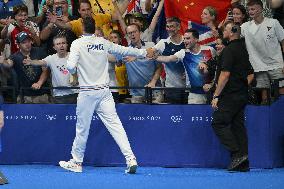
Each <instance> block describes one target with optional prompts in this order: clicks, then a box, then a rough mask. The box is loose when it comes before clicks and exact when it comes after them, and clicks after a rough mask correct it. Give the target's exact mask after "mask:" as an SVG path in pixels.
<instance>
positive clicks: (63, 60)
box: [23, 35, 77, 104]
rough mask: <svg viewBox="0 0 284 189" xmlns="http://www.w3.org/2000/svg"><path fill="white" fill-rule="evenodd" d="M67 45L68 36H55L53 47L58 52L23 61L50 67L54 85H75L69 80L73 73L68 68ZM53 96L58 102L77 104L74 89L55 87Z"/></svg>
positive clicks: (55, 101) (27, 63) (28, 63)
mask: <svg viewBox="0 0 284 189" xmlns="http://www.w3.org/2000/svg"><path fill="white" fill-rule="evenodd" d="M67 46H68V45H67V40H66V37H65V36H63V35H57V36H55V37H54V38H53V48H54V49H55V50H56V52H57V53H56V54H53V55H49V56H47V57H46V58H44V59H42V60H31V59H25V60H24V61H23V63H24V64H26V65H30V64H31V65H38V66H46V67H48V68H49V69H50V70H51V76H52V86H53V87H72V86H73V85H71V84H70V82H69V80H70V76H71V74H70V73H69V71H68V70H67V59H68V56H69V53H68V52H67ZM53 97H54V103H56V104H75V103H76V99H77V94H76V93H75V90H72V89H54V90H53Z"/></svg>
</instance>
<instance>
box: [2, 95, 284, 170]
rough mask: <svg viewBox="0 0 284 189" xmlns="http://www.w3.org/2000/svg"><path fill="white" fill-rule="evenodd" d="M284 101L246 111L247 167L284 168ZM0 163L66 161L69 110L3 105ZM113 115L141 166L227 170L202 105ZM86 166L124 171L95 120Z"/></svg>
mask: <svg viewBox="0 0 284 189" xmlns="http://www.w3.org/2000/svg"><path fill="white" fill-rule="evenodd" d="M283 105H284V98H282V99H280V100H279V101H277V102H276V103H274V104H273V105H272V106H248V107H247V112H246V126H247V128H248V135H249V158H250V163H251V166H252V167H258V168H273V167H280V166H283V164H284V162H283V157H284V156H283V154H284V151H283V142H284V138H283V136H284V124H283V123H284V108H283V107H284V106H283ZM4 108H5V110H6V111H5V121H6V123H5V128H4V129H3V133H2V146H3V147H2V153H1V156H0V163H2V164H23V163H46V164H57V162H58V161H59V160H68V159H69V158H70V150H71V146H72V141H73V139H74V136H75V122H76V116H75V106H74V105H5V107H4ZM117 110H118V114H119V116H120V118H121V120H122V123H123V124H124V127H125V130H126V132H127V134H128V136H129V140H130V142H131V145H132V147H133V151H134V153H135V154H136V156H137V159H138V161H139V164H140V165H141V166H164V167H220V168H221V167H226V166H227V164H228V163H229V156H228V153H227V151H226V150H225V149H224V148H223V147H222V146H221V145H220V143H219V141H218V140H217V138H216V136H215V135H214V133H213V130H212V128H211V126H210V124H211V121H212V118H211V113H212V110H211V108H210V106H206V105H182V106H178V105H142V104H141V105H132V104H128V105H127V104H119V105H118V106H117ZM85 163H87V164H93V165H98V166H109V165H123V164H124V163H125V162H124V158H123V156H122V154H121V153H120V151H119V149H118V147H117V146H116V144H115V142H114V141H113V139H112V137H111V136H110V134H109V133H108V131H107V130H106V128H105V127H104V126H103V124H102V123H101V121H100V120H99V118H98V117H97V116H96V115H94V116H93V122H92V127H91V131H90V136H89V141H88V144H87V150H86V156H85Z"/></svg>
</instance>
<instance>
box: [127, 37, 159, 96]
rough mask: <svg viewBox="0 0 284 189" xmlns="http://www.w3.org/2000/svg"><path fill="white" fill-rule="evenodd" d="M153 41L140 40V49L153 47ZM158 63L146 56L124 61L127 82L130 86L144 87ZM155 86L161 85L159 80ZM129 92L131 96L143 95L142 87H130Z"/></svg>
mask: <svg viewBox="0 0 284 189" xmlns="http://www.w3.org/2000/svg"><path fill="white" fill-rule="evenodd" d="M154 45H155V44H154V43H153V42H142V47H141V49H147V48H150V47H153V46H154ZM158 64H159V63H157V62H156V61H154V60H148V59H147V58H137V59H136V60H135V61H133V62H131V63H126V64H125V66H126V71H127V76H128V83H129V86H130V87H144V86H145V85H147V84H148V83H149V82H150V81H151V80H152V78H153V76H154V74H155V72H156V70H157V67H158ZM156 86H159V87H160V86H161V83H160V80H158V81H157V83H156ZM130 94H131V95H133V96H144V95H145V90H144V89H131V90H130Z"/></svg>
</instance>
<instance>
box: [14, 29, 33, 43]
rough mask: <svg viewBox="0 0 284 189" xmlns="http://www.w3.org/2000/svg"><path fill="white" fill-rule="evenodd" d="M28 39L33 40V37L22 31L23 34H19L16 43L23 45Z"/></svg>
mask: <svg viewBox="0 0 284 189" xmlns="http://www.w3.org/2000/svg"><path fill="white" fill-rule="evenodd" d="M28 38H29V39H31V36H30V35H29V34H28V33H27V32H24V31H22V32H20V33H18V35H17V37H16V41H17V43H22V42H23V41H24V40H26V39H28Z"/></svg>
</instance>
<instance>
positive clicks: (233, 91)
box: [211, 22, 254, 171]
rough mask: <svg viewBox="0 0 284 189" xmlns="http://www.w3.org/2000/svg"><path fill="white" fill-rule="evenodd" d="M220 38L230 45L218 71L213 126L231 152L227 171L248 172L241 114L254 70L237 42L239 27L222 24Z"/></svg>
mask: <svg viewBox="0 0 284 189" xmlns="http://www.w3.org/2000/svg"><path fill="white" fill-rule="evenodd" d="M223 37H224V38H227V39H229V44H228V46H227V47H225V49H224V50H223V53H222V56H221V70H220V71H219V73H217V78H218V80H217V81H218V83H217V87H216V90H215V92H214V95H213V100H212V103H211V104H212V107H213V109H214V113H213V121H212V127H213V129H214V131H215V133H216V135H217V137H218V138H219V140H220V141H221V143H222V144H223V145H224V146H225V147H226V148H227V149H228V150H229V151H230V153H231V163H230V165H229V167H228V171H249V161H248V138H247V133H246V128H245V126H244V111H245V106H246V104H247V101H248V85H249V84H250V83H251V81H252V80H253V77H254V75H253V68H252V66H251V64H250V62H249V55H248V52H247V50H246V47H245V43H244V41H243V40H241V39H240V26H239V25H236V24H234V23H233V22H228V23H226V24H225V28H224V31H223Z"/></svg>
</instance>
